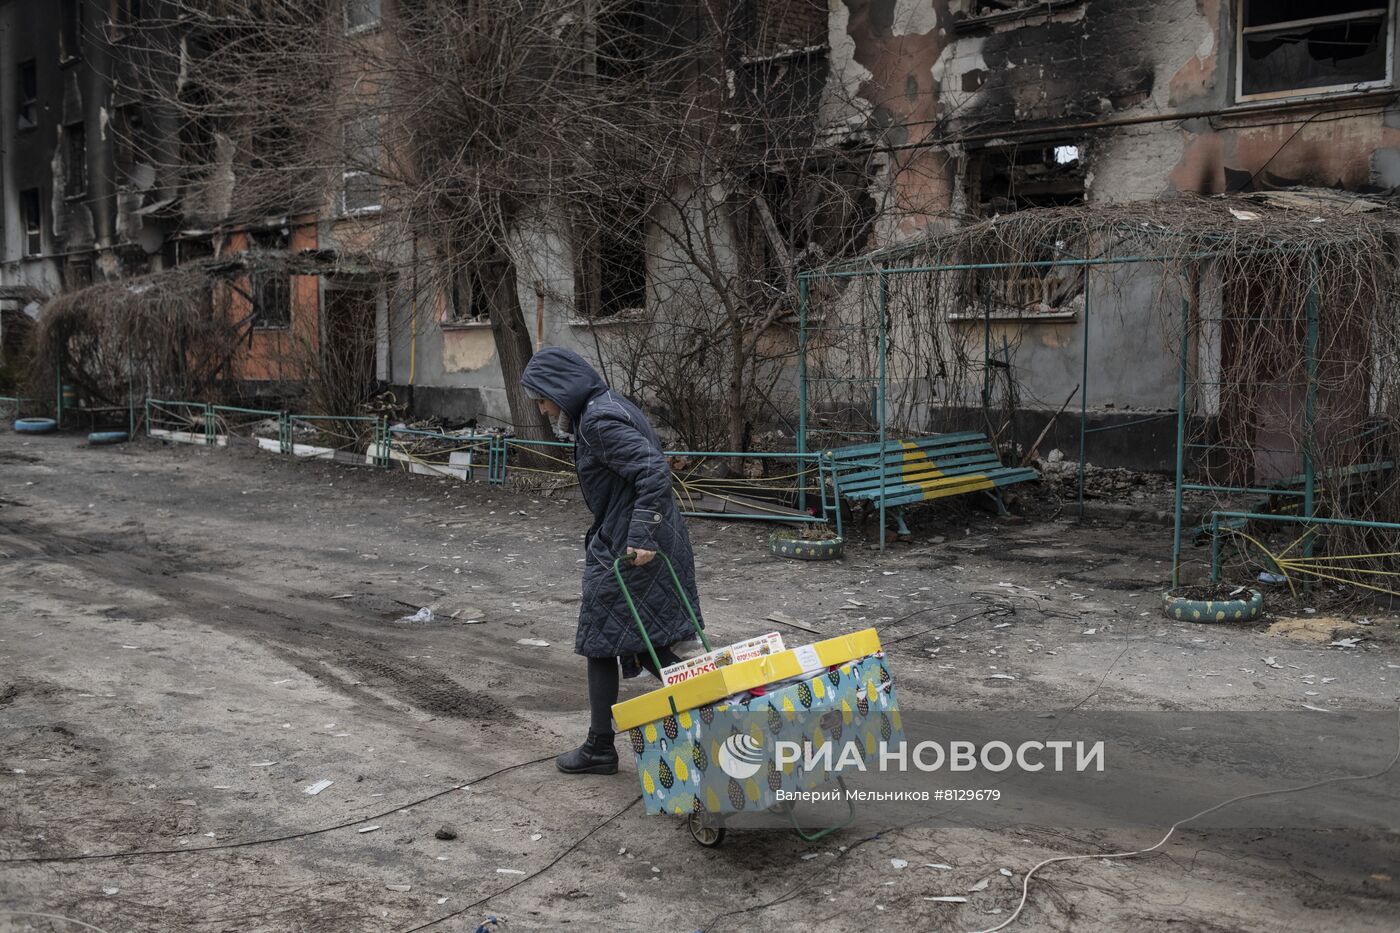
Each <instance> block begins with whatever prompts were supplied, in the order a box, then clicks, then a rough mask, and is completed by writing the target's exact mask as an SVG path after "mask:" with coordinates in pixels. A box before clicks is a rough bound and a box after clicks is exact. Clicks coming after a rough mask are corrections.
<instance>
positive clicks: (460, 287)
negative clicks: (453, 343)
mask: <svg viewBox="0 0 1400 933" xmlns="http://www.w3.org/2000/svg"><path fill="white" fill-rule="evenodd" d="M488 271H490V270H487V269H484V268H483V267H482V266H481V265H479V264H475V263H472V264H468V265H466V266H463V267H461V268H459V269H458V270H457V271H456V273H455V274H454V275H453V276H452V296H451V297H452V305H451V307H450V308H449V309H448V317H447V321H446V322H445V323H448V324H489V323H491V293H490V292H489V291H488V290H487V286H486V283H487V282H488V281H492V282H494V281H497V280H498V276H497V275H488V274H486V273H487V272H488ZM495 271H498V272H500V271H501V270H495Z"/></svg>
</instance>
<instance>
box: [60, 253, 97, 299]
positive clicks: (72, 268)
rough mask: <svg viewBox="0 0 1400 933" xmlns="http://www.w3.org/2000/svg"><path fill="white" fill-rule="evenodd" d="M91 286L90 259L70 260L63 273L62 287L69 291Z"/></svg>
mask: <svg viewBox="0 0 1400 933" xmlns="http://www.w3.org/2000/svg"><path fill="white" fill-rule="evenodd" d="M91 284H92V259H91V258H90V257H88V258H82V259H70V260H69V261H68V266H67V268H66V269H65V270H64V273H63V287H64V288H65V289H67V290H69V291H76V290H77V289H80V288H87V287H88V286H89V285H91Z"/></svg>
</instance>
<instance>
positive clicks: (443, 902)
mask: <svg viewBox="0 0 1400 933" xmlns="http://www.w3.org/2000/svg"><path fill="white" fill-rule="evenodd" d="M437 902H438V904H439V906H440V905H442V904H446V903H447V898H445V897H440V898H438V899H437Z"/></svg>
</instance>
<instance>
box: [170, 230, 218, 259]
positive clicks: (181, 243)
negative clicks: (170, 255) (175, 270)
mask: <svg viewBox="0 0 1400 933" xmlns="http://www.w3.org/2000/svg"><path fill="white" fill-rule="evenodd" d="M213 256H214V241H213V240H212V239H211V238H210V237H181V238H180V239H178V240H176V241H175V265H177V266H178V265H180V264H181V263H186V262H197V261H198V260H200V259H212V258H213Z"/></svg>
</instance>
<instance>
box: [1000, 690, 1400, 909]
mask: <svg viewBox="0 0 1400 933" xmlns="http://www.w3.org/2000/svg"><path fill="white" fill-rule="evenodd" d="M1395 712H1396V743H1395V754H1394V755H1392V756H1391V758H1390V763H1389V764H1387V765H1386V766H1385V767H1384V768H1381V769H1380V770H1379V771H1376V772H1373V773H1371V774H1357V775H1344V776H1342V777H1334V778H1326V779H1325V780H1321V781H1313V782H1312V783H1310V784H1300V785H1298V786H1297V787H1283V788H1279V789H1277V790H1261V791H1255V792H1254V793H1251V794H1240V795H1239V796H1238V797H1231V798H1230V799H1229V800H1225V801H1222V802H1221V803H1217V804H1215V805H1213V806H1209V807H1206V808H1205V809H1204V810H1202V811H1200V812H1199V813H1194V814H1192V815H1191V816H1188V817H1186V818H1185V819H1180V820H1177V821H1176V822H1175V823H1173V824H1172V825H1171V827H1170V828H1169V829H1168V830H1167V832H1166V835H1164V836H1163V837H1162V838H1161V839H1159V840H1158V841H1157V842H1156V843H1154V844H1153V845H1150V846H1148V847H1147V848H1145V849H1134V850H1133V851H1131V852H1112V853H1109V854H1107V855H1102V854H1099V853H1094V854H1092V855H1059V856H1056V857H1054V858H1048V859H1043V860H1042V861H1040V862H1037V863H1036V864H1035V865H1034V866H1033V867H1032V868H1031V870H1030V871H1028V872H1026V877H1025V878H1023V879H1022V881H1021V900H1020V903H1018V904H1017V905H1016V909H1015V910H1013V911H1012V912H1011V916H1009V917H1007V918H1006V919H1005V920H1003V921H1002V922H1001V923H999V924H997V925H996V926H994V927H988V928H987V929H985V930H976V931H973V933H997V931H998V930H1003V929H1005V928H1006V927H1008V926H1010V925H1011V924H1012V923H1014V922H1015V921H1016V918H1017V917H1019V916H1020V915H1021V911H1023V910H1024V909H1025V907H1026V900H1027V898H1028V897H1029V896H1030V888H1031V878H1032V877H1034V876H1035V873H1036V872H1038V871H1040V870H1041V869H1042V868H1044V867H1045V866H1047V865H1054V864H1055V863H1057V862H1081V861H1086V860H1089V859H1126V858H1134V857H1136V856H1139V855H1146V854H1147V853H1149V852H1153V851H1155V850H1157V849H1160V848H1161V847H1162V846H1164V845H1166V844H1167V840H1168V839H1170V838H1171V837H1172V834H1174V833H1175V832H1176V831H1177V829H1179V828H1180V827H1182V826H1184V825H1186V824H1187V823H1190V822H1191V821H1193V820H1198V819H1200V818H1201V817H1203V816H1206V815H1208V814H1211V813H1214V812H1215V811H1217V810H1223V809H1225V808H1226V807H1228V806H1230V805H1232V804H1236V803H1239V802H1240V801H1242V800H1256V799H1258V798H1260V797H1275V796H1278V795H1279V794H1295V793H1298V792H1299V791H1305V790H1313V789H1315V788H1318V787H1326V786H1327V785H1329V784H1342V783H1346V782H1349V781H1371V780H1374V779H1376V778H1378V777H1383V776H1384V775H1386V774H1387V773H1389V772H1390V770H1391V769H1392V768H1394V767H1395V765H1396V762H1400V707H1396V710H1395Z"/></svg>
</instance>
